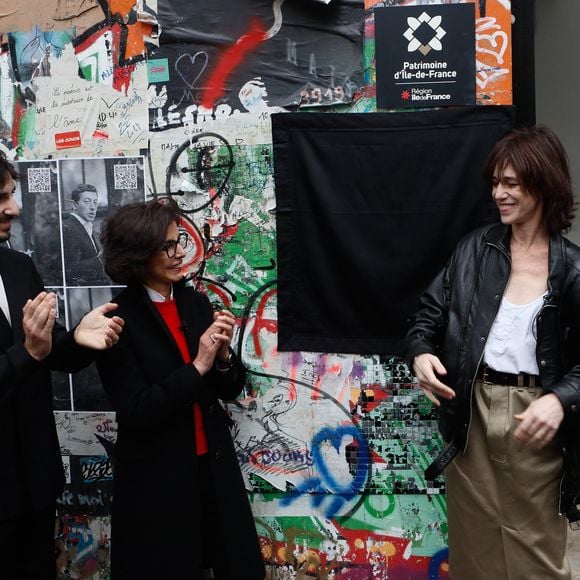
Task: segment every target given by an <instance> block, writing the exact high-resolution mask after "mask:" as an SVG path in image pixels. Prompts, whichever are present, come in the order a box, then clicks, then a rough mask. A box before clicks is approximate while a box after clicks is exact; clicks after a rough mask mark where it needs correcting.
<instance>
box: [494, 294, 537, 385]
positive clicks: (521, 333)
mask: <svg viewBox="0 0 580 580" xmlns="http://www.w3.org/2000/svg"><path fill="white" fill-rule="evenodd" d="M544 296H546V294H542V295H541V296H538V297H537V298H536V299H535V300H534V301H533V302H530V303H529V304H512V303H511V302H509V301H508V300H507V299H506V298H505V297H503V298H502V301H501V305H500V307H499V311H498V313H497V316H496V317H495V321H494V323H493V325H492V327H491V330H490V332H489V337H488V339H487V343H486V345H485V350H484V353H483V360H484V362H485V364H486V365H487V366H489V367H490V368H492V369H495V370H496V371H501V372H504V373H513V374H518V373H528V374H530V375H537V374H539V370H538V363H537V360H536V342H537V341H536V316H537V314H538V312H539V311H540V309H541V308H542V305H543V302H544Z"/></svg>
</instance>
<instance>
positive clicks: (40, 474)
mask: <svg viewBox="0 0 580 580" xmlns="http://www.w3.org/2000/svg"><path fill="white" fill-rule="evenodd" d="M17 178H18V174H17V173H16V171H15V170H14V168H13V167H12V165H11V164H10V163H8V161H6V159H5V157H4V156H3V155H1V154H0V242H5V241H7V240H8V239H9V237H10V228H11V225H12V220H14V219H15V218H16V217H18V215H19V213H20V210H19V208H18V205H17V204H16V201H15V199H14V196H13V194H14V190H15V187H14V181H15V179H17ZM115 308H116V306H115V305H113V304H105V305H104V306H101V307H99V308H96V309H95V310H93V311H91V312H90V313H89V314H87V315H86V316H85V317H84V318H83V319H82V320H81V322H80V323H79V325H78V326H77V327H76V328H75V329H74V330H71V331H70V332H67V331H66V330H65V329H64V328H62V327H61V326H59V325H58V324H56V323H55V318H56V297H55V295H54V293H48V292H45V291H44V288H43V284H42V280H41V279H40V276H39V274H38V272H37V270H36V268H35V266H34V264H33V262H32V260H31V259H30V258H29V257H28V256H27V255H26V254H23V253H20V252H16V251H14V250H11V249H8V248H6V247H0V457H2V463H3V468H2V475H1V477H0V577H1V578H6V579H10V580H12V579H19V580H23V579H24V580H27V579H33V578H34V579H37V578H38V579H42V580H44V579H49V578H55V576H56V565H55V556H54V528H55V510H56V498H57V497H58V495H59V494H60V493H61V492H62V488H63V485H64V472H63V467H62V461H61V456H60V449H59V444H58V439H57V434H56V427H55V423H54V415H53V410H52V389H51V381H50V371H51V369H55V370H56V369H58V370H63V371H66V372H74V371H76V370H79V369H80V368H82V367H83V366H86V365H87V364H89V363H90V362H91V360H92V359H93V358H94V353H95V351H94V350H91V349H98V350H103V349H106V348H109V347H110V346H112V345H113V344H114V343H115V342H116V341H117V340H118V334H119V332H120V331H121V327H122V324H123V321H122V320H121V319H120V318H118V317H116V316H113V317H107V316H106V314H107V313H109V312H111V311H112V310H114V309H115Z"/></svg>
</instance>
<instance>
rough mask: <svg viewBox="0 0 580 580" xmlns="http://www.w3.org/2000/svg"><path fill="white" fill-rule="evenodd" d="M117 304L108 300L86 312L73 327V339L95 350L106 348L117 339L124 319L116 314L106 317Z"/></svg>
mask: <svg viewBox="0 0 580 580" xmlns="http://www.w3.org/2000/svg"><path fill="white" fill-rule="evenodd" d="M116 308H117V304H113V303H112V302H108V303H107V304H103V305H102V306H99V307H98V308H95V309H94V310H91V311H90V312H89V313H88V314H86V315H85V316H84V317H83V318H82V320H81V321H80V322H79V325H78V326H77V327H76V328H75V333H74V337H75V341H76V343H77V344H78V345H80V346H85V347H87V348H93V349H95V350H106V349H107V348H110V347H111V346H113V345H114V344H115V343H116V342H117V341H118V340H119V334H120V333H121V331H122V330H123V324H124V321H123V319H122V318H119V317H118V316H112V317H110V318H109V317H108V316H106V314H108V313H109V312H113V310H115V309H116Z"/></svg>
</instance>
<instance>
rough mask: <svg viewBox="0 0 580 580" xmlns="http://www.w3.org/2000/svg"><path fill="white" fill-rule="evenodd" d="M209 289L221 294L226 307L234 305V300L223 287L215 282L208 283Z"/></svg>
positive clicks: (220, 296)
mask: <svg viewBox="0 0 580 580" xmlns="http://www.w3.org/2000/svg"><path fill="white" fill-rule="evenodd" d="M207 289H208V290H211V291H212V292H213V293H214V294H217V295H218V296H219V298H220V300H221V301H222V303H223V305H224V307H225V308H231V307H232V301H231V300H230V297H229V296H228V295H227V294H226V293H225V292H224V291H223V290H222V289H221V288H219V287H218V286H215V285H214V284H208V285H207Z"/></svg>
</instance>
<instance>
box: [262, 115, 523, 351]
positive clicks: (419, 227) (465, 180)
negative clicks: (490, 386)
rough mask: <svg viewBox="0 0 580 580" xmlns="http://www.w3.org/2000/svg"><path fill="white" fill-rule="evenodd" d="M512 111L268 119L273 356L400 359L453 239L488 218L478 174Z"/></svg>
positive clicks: (486, 189)
mask: <svg viewBox="0 0 580 580" xmlns="http://www.w3.org/2000/svg"><path fill="white" fill-rule="evenodd" d="M512 125H513V111H512V109H511V108H510V107H497V106H485V107H484V106H478V107H461V108H457V109H441V110H428V111H414V112H405V113H348V114H340V113H337V114H332V113H281V114H276V115H273V116H272V127H273V141H274V158H275V182H276V198H277V209H276V221H277V244H278V325H279V328H278V348H279V350H280V351H318V352H342V353H359V354H393V355H395V354H399V353H400V349H401V342H402V338H403V337H404V335H405V333H406V329H407V322H406V320H407V317H408V315H409V314H411V313H412V312H414V311H415V309H416V308H417V306H418V298H419V296H420V293H421V292H422V290H423V289H424V288H425V287H426V286H427V284H428V283H429V282H430V280H431V279H432V278H433V277H434V276H435V274H436V273H437V272H438V271H439V269H440V268H441V267H442V266H443V265H444V263H445V262H446V260H447V259H448V257H449V256H450V254H451V252H452V251H453V248H454V247H455V245H456V243H457V241H458V240H459V239H460V238H461V237H462V236H463V235H465V234H466V233H467V232H469V231H471V230H472V229H474V228H475V227H477V226H479V225H482V224H483V223H485V222H488V221H491V220H494V219H497V213H496V211H495V208H494V204H493V203H492V200H491V189H490V186H489V185H488V184H486V183H485V180H484V179H483V177H482V169H483V166H484V164H485V161H486V159H487V156H488V154H489V152H490V151H491V149H492V147H493V145H494V144H495V143H496V142H497V141H498V139H500V138H501V137H502V136H503V135H504V134H505V133H506V132H507V131H509V130H510V129H511V127H512Z"/></svg>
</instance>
